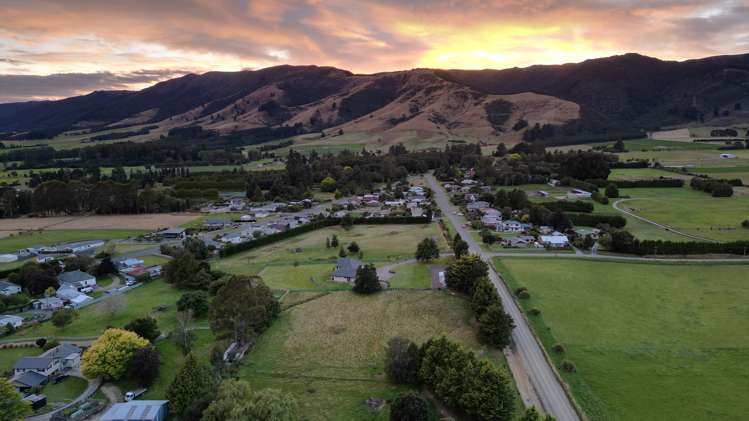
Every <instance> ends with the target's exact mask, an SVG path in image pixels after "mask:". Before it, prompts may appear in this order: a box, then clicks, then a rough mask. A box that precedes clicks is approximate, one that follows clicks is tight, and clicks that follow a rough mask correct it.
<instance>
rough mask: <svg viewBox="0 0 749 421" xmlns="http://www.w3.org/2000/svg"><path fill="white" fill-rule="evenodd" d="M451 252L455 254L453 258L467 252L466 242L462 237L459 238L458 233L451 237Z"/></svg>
mask: <svg viewBox="0 0 749 421" xmlns="http://www.w3.org/2000/svg"><path fill="white" fill-rule="evenodd" d="M453 254H455V258H456V259H459V258H461V257H463V256H465V255H466V254H468V243H466V242H465V241H463V238H461V236H460V234H457V233H456V234H455V237H453Z"/></svg>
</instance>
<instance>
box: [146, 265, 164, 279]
mask: <svg viewBox="0 0 749 421" xmlns="http://www.w3.org/2000/svg"><path fill="white" fill-rule="evenodd" d="M146 272H148V276H150V277H151V278H158V277H159V276H161V265H153V266H148V267H147V268H146Z"/></svg>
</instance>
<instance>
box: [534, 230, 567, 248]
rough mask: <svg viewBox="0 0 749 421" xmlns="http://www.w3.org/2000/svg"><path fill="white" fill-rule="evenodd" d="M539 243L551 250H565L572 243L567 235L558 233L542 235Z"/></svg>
mask: <svg viewBox="0 0 749 421" xmlns="http://www.w3.org/2000/svg"><path fill="white" fill-rule="evenodd" d="M539 242H540V243H541V244H542V245H544V246H545V247H550V248H564V247H567V246H568V245H569V243H570V242H569V239H568V238H567V236H566V235H564V234H562V233H559V232H556V231H554V232H553V233H552V234H551V235H542V236H541V237H539Z"/></svg>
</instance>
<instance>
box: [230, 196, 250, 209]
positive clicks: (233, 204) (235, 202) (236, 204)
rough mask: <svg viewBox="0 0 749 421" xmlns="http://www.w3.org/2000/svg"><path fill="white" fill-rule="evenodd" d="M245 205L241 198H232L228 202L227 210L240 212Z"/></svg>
mask: <svg viewBox="0 0 749 421" xmlns="http://www.w3.org/2000/svg"><path fill="white" fill-rule="evenodd" d="M246 205H247V202H246V201H245V199H244V198H243V197H233V198H231V199H230V200H229V209H231V210H233V211H238V210H242V209H244V207H245V206H246Z"/></svg>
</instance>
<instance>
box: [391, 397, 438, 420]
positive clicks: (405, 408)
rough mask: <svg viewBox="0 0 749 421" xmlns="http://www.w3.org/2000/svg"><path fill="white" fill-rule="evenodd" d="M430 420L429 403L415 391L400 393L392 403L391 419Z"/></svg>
mask: <svg viewBox="0 0 749 421" xmlns="http://www.w3.org/2000/svg"><path fill="white" fill-rule="evenodd" d="M429 420H430V414H429V404H428V403H427V401H426V399H424V398H422V397H421V396H419V395H417V394H415V393H406V394H403V395H400V396H398V397H397V398H395V399H394V400H393V402H392V403H391V404H390V421H429Z"/></svg>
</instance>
